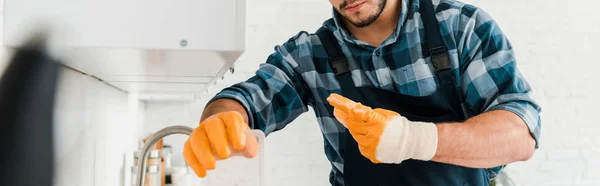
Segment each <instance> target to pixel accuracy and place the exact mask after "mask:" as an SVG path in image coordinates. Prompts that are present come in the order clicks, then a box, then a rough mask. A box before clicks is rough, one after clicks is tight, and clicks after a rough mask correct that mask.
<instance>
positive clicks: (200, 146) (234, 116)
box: [183, 111, 258, 177]
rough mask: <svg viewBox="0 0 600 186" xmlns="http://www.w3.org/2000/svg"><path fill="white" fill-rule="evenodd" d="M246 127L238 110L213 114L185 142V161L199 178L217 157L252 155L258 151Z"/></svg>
mask: <svg viewBox="0 0 600 186" xmlns="http://www.w3.org/2000/svg"><path fill="white" fill-rule="evenodd" d="M249 129H250V127H248V124H246V122H244V118H243V117H242V115H241V114H240V113H239V112H237V111H225V112H220V113H217V114H214V115H212V116H210V117H208V118H206V120H204V121H202V122H201V123H200V125H199V126H198V127H197V128H196V129H194V131H193V132H192V134H191V135H190V137H189V138H188V140H187V141H186V142H185V146H184V148H183V156H184V157H185V161H186V162H187V164H188V165H189V166H190V167H192V169H194V172H196V174H197V175H198V177H205V176H206V171H207V170H213V169H215V168H216V160H217V159H226V158H229V157H231V155H232V154H237V153H241V154H243V155H244V156H245V157H247V158H253V157H255V156H256V154H257V152H258V141H257V140H256V138H255V137H254V136H251V135H246V133H245V132H246V131H247V130H249ZM215 155H216V156H215Z"/></svg>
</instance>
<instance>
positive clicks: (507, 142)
mask: <svg viewBox="0 0 600 186" xmlns="http://www.w3.org/2000/svg"><path fill="white" fill-rule="evenodd" d="M437 129H438V147H437V152H436V154H435V156H434V157H433V159H432V161H436V162H441V163H448V164H454V165H460V166H465V167H472V168H490V167H495V166H500V165H505V164H508V163H512V162H516V161H525V160H528V159H529V158H531V156H532V155H533V151H534V145H535V141H534V139H533V137H532V136H531V135H530V133H529V129H528V128H527V125H526V124H525V122H524V121H523V120H522V119H521V118H520V117H519V116H517V115H515V114H514V113H512V112H509V111H491V112H487V113H484V114H481V115H479V116H476V117H473V118H471V119H469V120H467V121H465V122H463V123H442V124H437Z"/></svg>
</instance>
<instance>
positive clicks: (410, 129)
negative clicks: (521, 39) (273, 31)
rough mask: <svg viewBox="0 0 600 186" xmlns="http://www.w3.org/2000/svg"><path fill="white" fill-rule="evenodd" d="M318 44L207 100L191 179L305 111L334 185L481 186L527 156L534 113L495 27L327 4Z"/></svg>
mask: <svg viewBox="0 0 600 186" xmlns="http://www.w3.org/2000/svg"><path fill="white" fill-rule="evenodd" d="M330 2H331V4H332V5H333V7H334V13H333V18H332V19H330V20H327V21H325V23H324V24H323V27H322V28H321V29H319V31H317V33H316V34H309V33H306V32H300V33H299V34H298V35H296V36H294V37H292V38H291V39H290V40H289V41H287V42H286V43H284V44H283V45H282V46H277V47H276V48H275V52H274V53H273V54H271V55H270V56H269V57H268V59H267V62H266V63H264V64H263V65H261V66H260V68H259V70H258V71H257V73H256V75H255V76H254V77H251V78H250V79H248V80H247V81H245V82H242V83H239V84H236V85H233V86H231V87H229V88H226V89H224V90H223V91H222V92H220V93H219V94H217V96H215V98H213V99H212V100H211V102H210V103H209V104H208V105H207V107H206V109H205V110H204V113H203V114H202V118H201V123H200V125H199V126H198V128H196V129H195V130H194V132H193V133H192V135H191V136H190V138H189V139H188V141H187V142H186V144H185V148H184V155H185V158H186V161H187V163H188V164H189V165H190V166H191V167H192V168H193V169H194V171H195V172H196V173H197V174H198V176H200V177H204V176H206V171H207V170H211V169H214V168H215V167H216V159H225V158H228V157H229V156H231V154H232V151H243V152H244V155H245V156H247V157H252V156H254V155H255V154H256V150H255V149H256V141H255V140H254V139H253V138H249V137H248V136H245V135H244V131H245V130H246V129H249V128H253V129H260V130H262V131H264V132H265V133H266V134H269V133H271V132H274V131H277V130H279V129H282V128H284V127H285V125H286V124H288V123H290V122H292V121H293V120H294V119H295V118H296V117H298V116H299V115H300V114H301V113H303V112H306V111H307V110H308V109H307V107H308V106H311V107H312V108H313V109H314V111H315V114H316V116H317V118H318V121H319V124H320V127H321V131H322V132H323V134H324V135H323V136H324V141H325V153H326V155H327V158H328V159H329V160H330V162H331V164H332V171H331V173H330V182H331V184H332V185H436V186H440V185H489V180H490V179H491V178H494V177H495V176H496V174H497V173H498V171H499V170H500V168H502V167H503V166H504V165H506V164H509V163H512V162H516V161H525V160H527V159H529V158H530V157H531V156H532V155H533V152H534V149H536V148H537V140H538V138H539V132H540V118H539V112H540V107H539V106H538V105H537V104H536V103H535V102H534V100H533V99H532V98H531V88H530V86H529V85H528V83H527V82H526V81H525V79H524V78H523V77H522V76H521V75H520V73H519V72H518V70H517V67H516V61H515V58H514V56H513V51H512V48H511V45H510V43H509V42H508V40H507V38H506V37H505V36H504V35H503V34H502V32H501V30H500V29H499V27H498V25H497V24H496V23H495V22H494V21H493V20H492V19H491V18H490V16H489V15H488V14H486V13H485V12H484V11H482V10H481V9H479V8H477V7H474V6H471V5H467V4H463V3H461V2H457V1H454V0H440V2H439V3H436V2H437V1H436V2H433V3H432V2H431V1H430V0H387V1H386V0H330Z"/></svg>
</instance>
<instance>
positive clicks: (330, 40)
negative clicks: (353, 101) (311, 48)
mask: <svg viewBox="0 0 600 186" xmlns="http://www.w3.org/2000/svg"><path fill="white" fill-rule="evenodd" d="M316 34H317V36H319V40H321V44H322V45H323V48H325V52H327V56H329V64H330V65H331V68H333V72H334V73H335V75H336V76H339V75H341V74H344V73H346V72H350V68H349V67H348V60H347V59H346V56H345V55H344V53H343V52H342V48H340V45H339V44H338V42H337V40H336V39H335V36H334V35H333V32H331V31H330V30H329V29H327V28H325V27H321V28H319V30H317V33H316Z"/></svg>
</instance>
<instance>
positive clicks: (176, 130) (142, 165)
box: [135, 126, 193, 186]
mask: <svg viewBox="0 0 600 186" xmlns="http://www.w3.org/2000/svg"><path fill="white" fill-rule="evenodd" d="M192 130H193V129H192V128H190V127H186V126H171V127H167V128H164V129H162V130H159V131H158V132H156V133H154V134H152V135H151V136H150V137H149V138H148V140H146V143H144V146H142V150H140V155H141V156H140V158H139V159H138V165H139V166H138V170H137V182H135V184H136V185H137V186H143V185H144V180H145V179H146V171H145V170H146V167H147V161H146V159H148V155H149V154H150V149H151V148H152V146H153V145H154V144H155V143H156V142H158V141H159V140H160V139H162V138H164V137H165V136H168V135H171V134H185V135H188V136H189V135H190V134H191V133H192Z"/></svg>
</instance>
